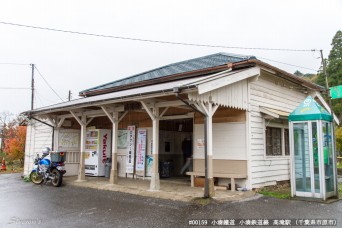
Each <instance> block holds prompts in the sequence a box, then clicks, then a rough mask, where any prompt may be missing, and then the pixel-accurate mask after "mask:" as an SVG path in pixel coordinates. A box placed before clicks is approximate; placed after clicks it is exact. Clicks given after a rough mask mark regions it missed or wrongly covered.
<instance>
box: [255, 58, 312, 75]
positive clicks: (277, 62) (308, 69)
mask: <svg viewBox="0 0 342 228" xmlns="http://www.w3.org/2000/svg"><path fill="white" fill-rule="evenodd" d="M258 59H264V60H268V61H271V62H275V63H280V64H284V65H288V66H293V67H298V68H302V69H306V70H312V71H315V72H317V70H315V69H312V68H308V67H303V66H298V65H294V64H290V63H284V62H280V61H277V60H273V59H267V58H264V57H260V56H258Z"/></svg>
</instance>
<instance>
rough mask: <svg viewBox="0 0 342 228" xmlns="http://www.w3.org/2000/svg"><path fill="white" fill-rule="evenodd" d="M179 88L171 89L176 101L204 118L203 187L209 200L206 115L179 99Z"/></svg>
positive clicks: (205, 196)
mask: <svg viewBox="0 0 342 228" xmlns="http://www.w3.org/2000/svg"><path fill="white" fill-rule="evenodd" d="M180 90H181V89H180V88H179V87H175V88H173V92H175V96H176V98H177V99H178V100H180V101H181V102H183V103H184V104H185V105H187V106H189V107H190V108H191V109H192V110H194V111H196V112H199V113H200V114H201V115H202V116H203V117H205V121H204V143H205V144H204V145H205V147H204V175H205V185H204V198H209V180H208V158H207V153H208V152H207V146H206V145H207V127H208V126H207V124H208V122H207V118H208V117H207V115H205V114H204V113H203V112H202V111H200V110H198V109H197V108H196V107H194V106H193V105H191V104H190V103H189V102H187V101H186V100H184V99H183V98H181V97H180V96H179V93H180Z"/></svg>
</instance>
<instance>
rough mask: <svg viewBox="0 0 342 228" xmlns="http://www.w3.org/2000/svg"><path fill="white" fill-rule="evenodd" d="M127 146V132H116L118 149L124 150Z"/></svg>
mask: <svg viewBox="0 0 342 228" xmlns="http://www.w3.org/2000/svg"><path fill="white" fill-rule="evenodd" d="M127 145H128V140H127V130H118V148H119V149H126V148H127Z"/></svg>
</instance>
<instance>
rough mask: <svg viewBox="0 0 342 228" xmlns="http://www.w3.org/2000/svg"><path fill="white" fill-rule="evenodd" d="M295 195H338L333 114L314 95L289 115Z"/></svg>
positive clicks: (292, 178)
mask: <svg viewBox="0 0 342 228" xmlns="http://www.w3.org/2000/svg"><path fill="white" fill-rule="evenodd" d="M289 133H290V154H291V196H292V197H294V196H298V197H310V198H320V199H322V200H326V199H328V198H331V197H336V196H338V187H337V170H336V151H335V143H334V141H335V136H334V128H333V117H332V115H331V114H330V113H328V112H327V111H326V110H325V109H324V108H323V107H322V106H320V105H319V104H318V103H317V102H316V101H315V100H314V99H313V98H312V97H311V96H309V97H307V98H306V99H305V100H304V101H303V102H302V103H301V104H300V105H299V106H298V107H297V108H296V109H295V110H294V111H293V112H292V113H291V114H290V115H289Z"/></svg>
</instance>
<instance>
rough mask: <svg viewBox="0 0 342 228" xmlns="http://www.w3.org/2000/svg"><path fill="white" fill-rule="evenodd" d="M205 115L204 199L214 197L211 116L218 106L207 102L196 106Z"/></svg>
mask: <svg viewBox="0 0 342 228" xmlns="http://www.w3.org/2000/svg"><path fill="white" fill-rule="evenodd" d="M196 107H197V108H198V109H200V110H201V111H202V112H203V113H204V114H205V125H206V127H205V131H206V132H205V135H206V142H205V146H206V151H207V156H206V158H205V159H206V163H207V167H206V169H207V179H208V180H207V181H208V184H207V185H206V186H205V192H204V197H213V196H214V195H215V189H214V177H213V115H214V113H215V112H216V110H217V109H218V105H213V103H212V102H209V103H208V105H205V104H204V103H202V102H201V103H199V104H197V105H196Z"/></svg>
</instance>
